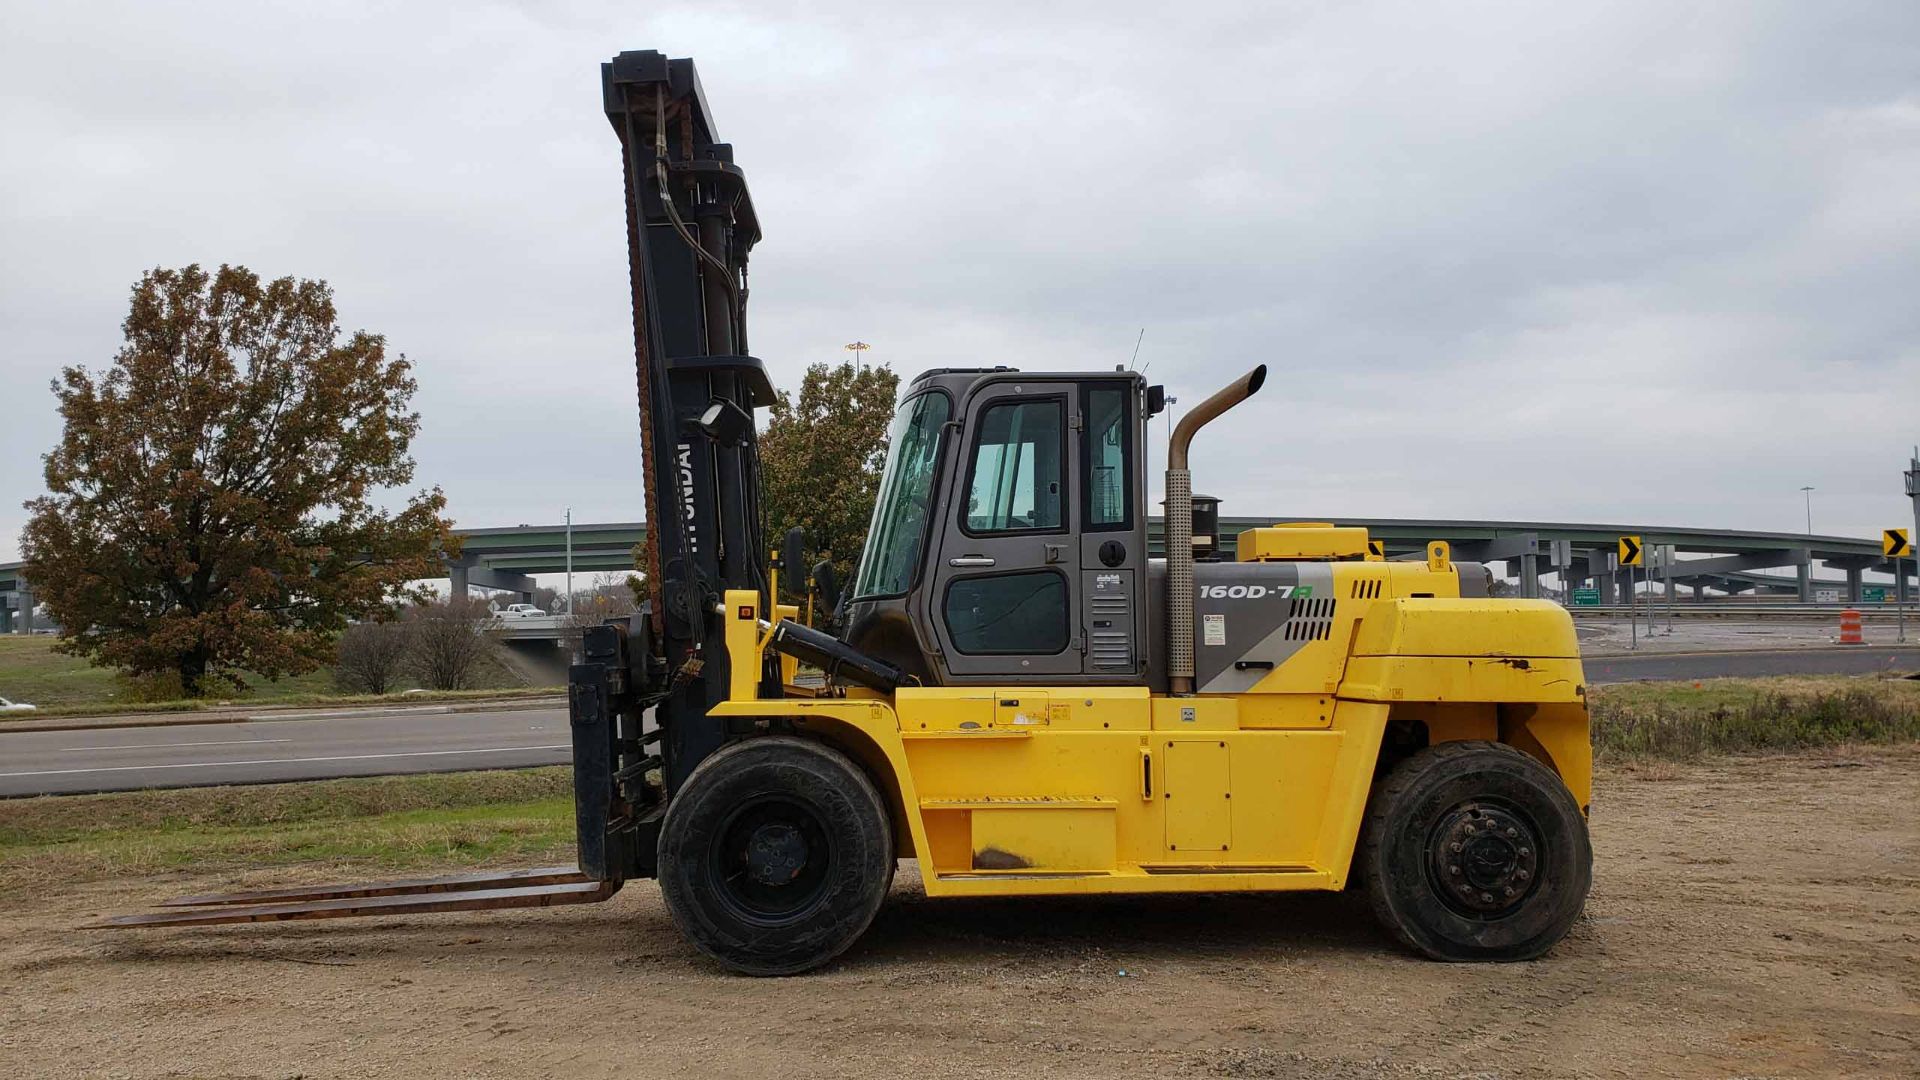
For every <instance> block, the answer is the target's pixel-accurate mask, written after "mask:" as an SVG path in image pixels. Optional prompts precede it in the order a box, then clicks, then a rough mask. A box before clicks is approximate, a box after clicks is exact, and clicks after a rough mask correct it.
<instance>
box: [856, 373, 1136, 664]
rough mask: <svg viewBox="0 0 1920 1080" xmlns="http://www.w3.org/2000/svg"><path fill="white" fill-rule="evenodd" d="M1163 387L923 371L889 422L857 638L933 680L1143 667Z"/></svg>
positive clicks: (1110, 379) (1105, 379) (1130, 378)
mask: <svg viewBox="0 0 1920 1080" xmlns="http://www.w3.org/2000/svg"><path fill="white" fill-rule="evenodd" d="M1153 389H1155V390H1157V388H1153ZM1153 397H1158V395H1157V394H1150V390H1149V387H1148V386H1147V383H1146V380H1145V379H1143V378H1142V377H1141V376H1140V375H1139V374H1138V373H1135V372H1126V371H1121V372H1114V373H1112V374H1100V375H1091V374H1088V373H1086V372H1071V373H1043V372H1034V373H1029V372H1021V371H1017V370H1014V369H1012V368H986V369H962V370H955V369H942V370H937V371H930V372H927V373H926V374H923V375H921V376H920V377H919V378H917V379H915V380H914V381H913V383H912V384H911V385H910V386H909V387H908V388H907V393H906V396H905V397H904V398H903V399H902V401H901V403H900V406H899V409H898V411H897V412H896V413H895V415H894V420H893V426H892V428H891V430H890V431H889V433H888V450H887V462H886V468H885V471H884V472H883V473H882V476H881V480H880V491H879V497H878V498H877V499H876V500H875V505H874V515H873V522H872V525H871V528H870V529H869V530H868V533H867V546H866V551H865V552H864V554H863V555H862V557H861V560H860V566H859V571H858V573H857V574H856V576H855V579H854V581H853V584H852V588H851V589H850V590H849V593H848V599H847V601H846V603H845V615H846V618H845V621H844V623H843V625H844V626H845V628H846V629H845V640H846V641H847V643H848V644H850V645H852V646H853V647H854V648H856V649H859V650H861V651H862V652H865V653H867V654H869V655H872V656H875V657H878V658H880V659H883V660H886V661H887V662H889V663H892V664H894V665H896V666H898V667H900V668H901V669H903V670H904V671H906V672H908V673H910V674H913V675H915V676H917V677H919V678H920V679H921V680H922V681H923V682H926V683H928V684H967V683H994V682H1004V681H1006V680H1007V679H1008V678H1010V677H1023V676H1024V677H1045V678H1046V679H1047V680H1048V681H1054V682H1060V683H1067V684H1072V683H1086V684H1099V683H1115V684H1137V683H1138V682H1139V681H1140V679H1141V678H1142V676H1143V674H1144V673H1145V671H1146V667H1147V657H1146V653H1147V639H1146V634H1147V629H1148V626H1147V606H1148V605H1147V602H1146V597H1145V596H1144V592H1145V589H1146V586H1147V580H1148V578H1147V515H1146V509H1145V507H1146V469H1145V466H1144V462H1143V461H1142V460H1141V458H1140V455H1141V453H1142V452H1143V447H1144V445H1145V436H1146V422H1147V418H1148V416H1149V415H1151V412H1152V411H1154V410H1151V409H1150V398H1153Z"/></svg>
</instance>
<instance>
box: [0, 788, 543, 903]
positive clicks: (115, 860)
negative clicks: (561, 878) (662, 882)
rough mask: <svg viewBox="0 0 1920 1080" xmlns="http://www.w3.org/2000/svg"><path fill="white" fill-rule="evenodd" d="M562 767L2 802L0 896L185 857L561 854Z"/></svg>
mask: <svg viewBox="0 0 1920 1080" xmlns="http://www.w3.org/2000/svg"><path fill="white" fill-rule="evenodd" d="M572 776H573V774H572V772H571V770H569V769H565V768H549V769H522V770H513V771H504V772H478V773H449V774H439V775H428V776H383V777H373V778H367V779H356V780H323V781H318V782H315V783H304V784H266V785H260V786H255V787H217V788H186V789H181V790H175V791H132V792H121V793H117V794H111V795H71V796H48V797H44V798H37V799H15V800H8V801H0V895H4V894H9V893H18V892H23V891H31V890H33V889H35V888H38V887H39V886H40V885H42V884H45V883H47V882H50V881H54V880H61V881H75V880H93V879H99V878H106V877H119V876H123V875H129V874H151V873H158V872H164V871H167V870H174V869H184V868H187V867H192V868H193V869H194V870H196V871H209V870H212V871H219V870H236V869H243V868H248V867H264V866H282V865H289V864H296V863H297V864H314V865H322V866H324V865H332V864H342V865H352V866H355V867H360V868H365V869H368V870H372V871H386V870H407V869H412V868H416V867H428V866H440V865H446V864H455V863H457V864H478V863H485V862H489V861H512V860H520V861H528V860H535V859H541V860H544V861H557V862H566V861H568V860H569V859H570V858H571V851H572V846H573V794H572V791H573V788H572V784H573V780H572Z"/></svg>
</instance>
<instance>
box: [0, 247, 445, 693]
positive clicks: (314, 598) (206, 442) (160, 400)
mask: <svg viewBox="0 0 1920 1080" xmlns="http://www.w3.org/2000/svg"><path fill="white" fill-rule="evenodd" d="M121 328H122V330H123V332H124V334H125V344H124V345H122V346H121V348H120V351H119V352H118V354H116V355H115V356H114V358H113V362H112V364H111V365H110V366H109V367H108V368H107V369H106V370H105V371H104V372H100V373H98V374H95V373H92V372H89V371H88V370H86V369H85V368H83V367H80V366H74V367H69V368H67V369H66V370H65V371H64V372H63V373H62V375H61V377H60V378H59V379H58V380H56V381H55V382H54V384H53V393H54V396H55V397H56V398H58V399H59V405H60V414H61V416H62V417H63V418H64V420H65V422H66V427H65V432H64V434H63V435H62V437H61V440H60V444H59V445H58V446H56V447H55V448H54V449H53V451H52V452H51V453H49V454H47V455H46V458H45V461H46V470H45V471H46V483H47V490H48V494H46V495H45V496H42V497H41V498H38V499H35V500H33V501H31V502H29V503H27V509H28V510H30V511H32V518H31V520H30V521H29V522H28V524H27V527H26V530H25V532H24V533H23V536H22V546H23V547H24V548H25V554H26V558H27V571H26V572H27V576H28V578H29V579H30V580H32V581H33V583H34V586H35V591H36V592H37V593H38V594H39V595H40V596H42V597H43V598H44V599H45V600H46V603H47V606H48V607H49V608H50V609H51V611H52V613H53V616H54V618H55V619H57V620H58V621H59V622H60V625H61V631H60V633H61V640H60V643H59V647H60V648H61V649H63V650H64V651H66V652H69V653H73V654H76V655H80V656H85V657H87V658H89V659H90V660H92V661H93V662H94V663H96V664H100V665H103V666H113V667H119V668H122V669H125V670H127V671H129V672H131V673H133V674H136V675H138V674H148V673H155V672H168V671H171V672H175V673H177V674H178V675H179V678H180V683H181V686H182V687H183V688H184V689H185V690H186V692H188V693H189V694H201V693H206V692H208V691H210V690H212V689H214V688H215V687H216V686H220V685H232V686H240V685H243V684H242V682H241V679H240V673H241V672H243V671H249V672H256V673H258V674H260V675H263V676H266V677H268V678H277V677H279V676H281V675H287V674H298V673H300V672H304V671H310V670H312V669H314V668H315V667H317V666H319V665H321V664H323V663H326V662H327V661H329V660H331V659H332V657H333V650H334V639H335V637H336V635H338V634H339V633H340V631H341V630H342V629H344V628H345V627H346V625H347V624H348V622H349V621H350V620H354V619H363V618H370V617H373V616H375V615H377V614H383V613H385V612H387V611H389V610H390V608H391V605H392V604H393V603H394V602H395V601H396V600H398V599H400V598H401V597H402V596H403V595H404V594H405V592H406V590H405V585H406V583H407V582H408V581H411V580H414V579H418V578H425V577H432V576H437V575H438V574H439V573H440V572H441V570H442V566H441V562H440V558H439V551H440V550H442V549H450V548H452V547H453V546H454V538H453V537H452V536H451V534H450V533H449V528H450V523H449V522H448V521H447V520H446V519H445V518H444V517H443V516H442V511H443V510H444V509H445V507H446V499H445V498H444V497H443V496H442V495H441V493H440V491H439V489H438V488H435V489H433V490H431V491H420V492H417V493H415V494H413V495H412V496H410V497H408V498H407V499H406V500H405V505H404V506H403V507H402V508H401V509H399V510H398V511H390V510H387V509H383V508H382V507H380V506H377V505H375V503H374V499H375V497H376V496H377V495H379V494H380V492H381V491H382V490H383V489H391V488H399V487H404V486H406V485H409V484H410V483H411V482H412V480H413V472H414V462H413V458H412V457H411V455H410V453H409V449H408V448H409V444H410V443H411V441H412V439H413V437H414V434H415V433H416V432H417V431H418V430H419V427H420V418H419V414H417V413H414V412H411V411H410V410H409V407H408V405H409V402H410V400H411V399H412V397H413V392H414V381H413V378H412V375H411V365H409V364H408V363H407V361H406V359H405V358H404V357H396V358H392V359H389V358H388V356H387V354H386V346H385V342H384V340H383V339H382V338H381V337H379V336H378V335H374V334H369V333H366V332H364V331H356V332H354V333H353V334H351V335H343V334H342V332H341V330H340V327H339V324H338V322H337V319H336V317H335V314H334V307H333V293H332V290H331V289H329V288H328V286H327V284H326V283H325V282H323V281H300V280H295V279H293V278H290V277H288V278H280V279H278V280H276V281H271V282H264V283H263V282H262V281H261V280H260V279H259V278H258V277H257V276H256V275H254V274H253V273H252V272H250V271H248V270H246V269H245V268H243V267H229V266H222V267H221V268H220V270H219V272H218V273H217V274H213V275H209V274H208V273H206V272H205V271H204V270H202V269H201V268H200V267H199V266H188V267H186V268H184V269H180V270H168V269H156V270H153V271H151V272H149V273H147V274H146V275H145V276H143V277H142V278H141V279H140V281H139V282H138V283H137V284H136V285H135V286H134V288H133V300H132V306H131V310H130V311H129V312H128V314H127V318H126V321H125V322H124V323H123V324H122V325H121Z"/></svg>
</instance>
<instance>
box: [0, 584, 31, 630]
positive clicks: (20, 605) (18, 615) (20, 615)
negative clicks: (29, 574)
mask: <svg viewBox="0 0 1920 1080" xmlns="http://www.w3.org/2000/svg"><path fill="white" fill-rule="evenodd" d="M36 602H37V601H35V600H34V598H33V590H32V589H30V588H28V587H27V583H26V582H25V581H24V580H22V581H21V582H20V584H19V587H18V588H17V589H16V590H15V591H14V592H13V593H11V594H8V593H0V634H31V633H33V605H34V604H35V603H36ZM9 603H11V606H12V609H13V610H11V611H9V610H8V606H9Z"/></svg>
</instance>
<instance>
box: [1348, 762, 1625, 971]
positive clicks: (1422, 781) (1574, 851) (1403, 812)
mask: <svg viewBox="0 0 1920 1080" xmlns="http://www.w3.org/2000/svg"><path fill="white" fill-rule="evenodd" d="M1363 834H1364V837H1363V840H1362V843H1361V848H1360V853H1359V859H1360V866H1359V867H1357V868H1356V869H1357V871H1358V872H1357V873H1356V875H1355V876H1357V877H1360V878H1362V879H1363V880H1364V881H1365V883H1366V889H1367V893H1368V899H1369V901H1370V902H1371V904H1372V906H1373V911H1374V915H1375V916H1376V917H1377V918H1379V920H1380V923H1381V925H1383V926H1385V927H1386V928H1387V930H1388V931H1389V932H1390V933H1392V934H1393V935H1394V936H1395V937H1396V938H1398V939H1399V940H1400V941H1401V942H1402V943H1403V944H1405V945H1406V946H1407V947H1409V948H1411V949H1414V950H1416V951H1418V952H1420V953H1423V954H1425V955H1426V956H1428V957H1430V958H1432V959H1435V960H1449V961H1474V960H1478V961H1506V960H1531V959H1533V958H1535V957H1537V956H1540V955H1541V954H1542V953H1545V952H1546V951H1547V950H1548V949H1550V948H1552V947H1553V946H1554V944H1555V943H1556V942H1558V941H1559V940H1560V939H1561V938H1562V937H1564V936H1566V933H1567V931H1568V930H1569V929H1571V928H1572V926H1573V924H1574V922H1575V920H1577V919H1578V918H1579V917H1580V911H1581V909H1582V907H1584V906H1585V903H1586V899H1587V890H1588V888H1589V886H1590V885H1591V884H1592V881H1593V849H1592V847H1591V845H1590V843H1589V841H1588V838H1587V822H1586V819H1585V818H1584V817H1583V816H1581V813H1580V808H1579V807H1578V806H1576V805H1575V804H1574V800H1573V796H1572V794H1571V793H1570V792H1568V791H1567V787H1566V785H1565V784H1563V783H1561V782H1560V778H1559V777H1558V776H1556V775H1554V773H1553V772H1552V771H1551V770H1549V769H1548V768H1547V767H1546V766H1544V765H1542V764H1540V762H1538V761H1536V760H1534V759H1533V758H1531V757H1528V756H1527V755H1526V754H1524V753H1521V752H1520V751H1518V750H1515V749H1514V748H1513V747H1511V746H1506V745H1504V744H1501V743H1490V742H1471V741H1463V742H1446V743H1441V744H1439V745H1437V746H1430V747H1427V748H1426V749H1424V750H1421V751H1419V752H1418V753H1416V754H1414V755H1413V756H1411V757H1409V758H1407V759H1406V760H1405V761H1403V762H1401V763H1400V764H1398V765H1396V766H1395V767H1394V768H1393V770H1392V771H1391V772H1389V773H1388V774H1387V776H1386V777H1385V779H1384V780H1383V781H1382V782H1381V783H1380V784H1379V785H1378V786H1377V787H1376V788H1375V790H1374V793H1373V796H1372V798H1371V800H1370V801H1369V802H1368V804H1367V819H1366V824H1365V827H1364V829H1363Z"/></svg>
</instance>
